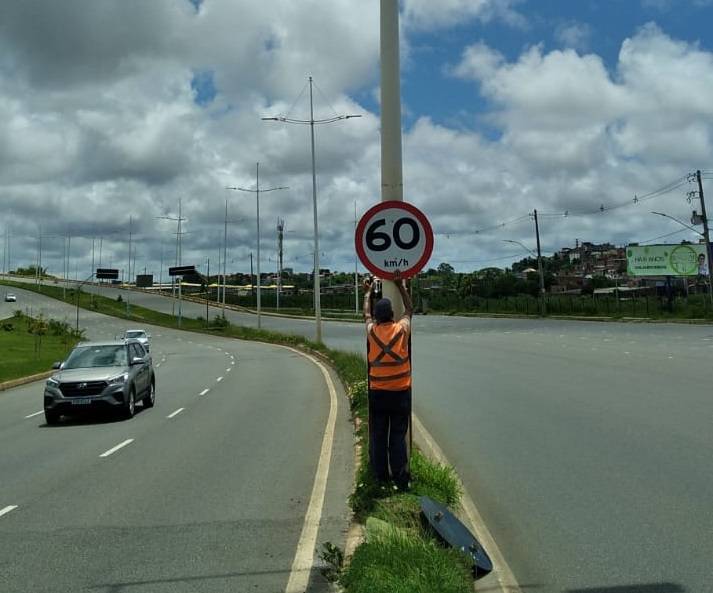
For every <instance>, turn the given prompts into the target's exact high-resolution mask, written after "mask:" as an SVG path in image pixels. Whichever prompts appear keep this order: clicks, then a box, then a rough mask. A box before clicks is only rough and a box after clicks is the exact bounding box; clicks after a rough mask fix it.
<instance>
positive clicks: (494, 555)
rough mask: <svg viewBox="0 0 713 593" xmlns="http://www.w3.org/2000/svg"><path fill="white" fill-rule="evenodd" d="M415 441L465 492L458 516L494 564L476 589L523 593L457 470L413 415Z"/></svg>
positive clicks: (478, 582) (501, 592) (503, 592)
mask: <svg viewBox="0 0 713 593" xmlns="http://www.w3.org/2000/svg"><path fill="white" fill-rule="evenodd" d="M413 427H414V438H415V440H416V443H417V444H418V446H419V448H420V449H421V451H422V452H423V453H424V454H425V455H426V456H427V457H429V458H430V459H431V460H433V461H436V462H438V463H440V464H442V465H447V466H450V467H453V468H454V471H455V475H456V479H457V480H458V485H459V486H460V489H461V492H462V493H463V496H462V499H461V512H460V513H457V514H458V515H459V518H460V520H461V521H463V523H464V524H465V525H466V526H467V527H468V529H470V531H471V532H473V533H474V534H475V536H476V537H477V538H478V541H479V542H480V543H481V544H482V546H483V547H484V548H485V550H486V551H487V552H488V555H489V556H490V559H491V560H492V561H493V572H491V573H490V574H489V575H487V576H486V577H483V578H482V579H480V580H478V581H475V582H474V583H473V590H474V591H475V592H478V591H499V592H500V593H523V591H522V589H521V588H520V585H519V584H518V582H517V579H516V578H515V575H514V574H513V572H512V570H511V569H510V567H509V566H508V564H507V562H506V561H505V557H504V556H503V554H502V552H501V551H500V548H499V547H498V545H497V544H496V543H495V539H494V538H493V536H492V534H491V533H490V530H489V529H488V528H487V527H486V525H485V521H484V520H483V517H482V515H481V514H480V512H479V511H478V509H477V507H476V506H475V502H474V501H473V499H472V498H471V497H470V495H469V494H468V491H467V490H466V489H465V486H464V485H463V482H462V481H461V479H460V476H459V475H458V471H457V470H455V467H454V466H453V465H452V464H451V463H449V462H448V459H447V458H446V456H445V454H444V453H443V450H442V449H441V448H440V447H439V446H438V444H437V443H436V441H435V440H434V439H433V437H432V436H431V435H430V433H429V432H428V431H427V430H426V428H425V427H424V426H423V424H422V423H421V421H420V420H419V419H418V417H417V416H416V415H415V414H414V415H413Z"/></svg>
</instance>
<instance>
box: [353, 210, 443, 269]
mask: <svg viewBox="0 0 713 593" xmlns="http://www.w3.org/2000/svg"><path fill="white" fill-rule="evenodd" d="M355 243H356V250H357V253H358V254H359V259H360V260H361V262H362V263H363V264H364V265H365V266H366V268H367V269H368V270H369V271H370V272H372V273H373V274H374V275H376V276H377V277H379V278H383V279H385V280H392V279H393V275H394V272H395V271H396V270H399V271H400V272H401V275H402V276H403V277H404V278H408V277H410V276H415V275H416V274H418V272H419V271H421V270H422V269H423V267H424V266H425V265H426V264H427V263H428V260H429V258H430V257H431V252H432V251H433V231H432V229H431V225H430V223H429V222H428V219H427V218H426V217H425V216H424V214H423V213H422V212H421V211H420V210H418V208H416V207H415V206H412V205H411V204H408V203H406V202H399V201H390V202H381V203H380V204H377V205H376V206H374V207H373V208H371V209H370V210H369V211H368V212H367V213H366V214H364V216H363V217H362V219H361V220H360V221H359V225H358V226H357V229H356V234H355Z"/></svg>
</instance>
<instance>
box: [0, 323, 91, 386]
mask: <svg viewBox="0 0 713 593" xmlns="http://www.w3.org/2000/svg"><path fill="white" fill-rule="evenodd" d="M81 338H82V334H81V332H80V333H77V332H76V331H74V328H72V327H70V326H69V325H68V324H67V323H66V322H64V321H57V320H55V319H46V318H45V317H43V316H40V317H29V316H27V315H24V314H23V313H22V311H16V312H15V315H14V316H13V317H12V318H10V319H4V320H2V321H0V352H2V356H1V357H0V383H3V382H5V381H11V380H13V379H19V378H22V377H27V376H29V375H35V374H37V373H42V372H44V371H47V370H49V369H50V368H51V367H52V363H53V362H55V361H58V360H64V358H65V357H66V356H67V354H68V353H69V351H70V350H71V349H72V348H73V347H74V345H75V344H76V343H77V342H78V341H79V340H80V339H81Z"/></svg>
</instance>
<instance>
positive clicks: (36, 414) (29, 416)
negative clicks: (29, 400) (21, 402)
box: [25, 410, 45, 418]
mask: <svg viewBox="0 0 713 593" xmlns="http://www.w3.org/2000/svg"><path fill="white" fill-rule="evenodd" d="M44 412H45V411H44V410H40V411H39V412H35V413H34V414H28V415H27V416H25V418H34V417H35V416H39V415H40V414H44Z"/></svg>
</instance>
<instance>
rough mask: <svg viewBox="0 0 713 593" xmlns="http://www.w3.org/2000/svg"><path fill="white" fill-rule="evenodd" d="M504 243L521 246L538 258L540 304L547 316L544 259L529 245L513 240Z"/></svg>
mask: <svg viewBox="0 0 713 593" xmlns="http://www.w3.org/2000/svg"><path fill="white" fill-rule="evenodd" d="M503 241H504V242H505V243H513V244H514V245H519V246H520V247H522V248H523V249H524V250H525V251H527V252H528V253H529V254H530V255H532V256H533V257H535V258H537V268H538V274H539V276H540V303H541V306H542V314H543V315H544V314H545V274H544V271H543V269H542V257H541V256H540V254H539V253H535V252H534V251H533V250H532V249H530V248H529V247H528V246H527V245H524V244H523V243H520V241H513V240H512V239H503Z"/></svg>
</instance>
